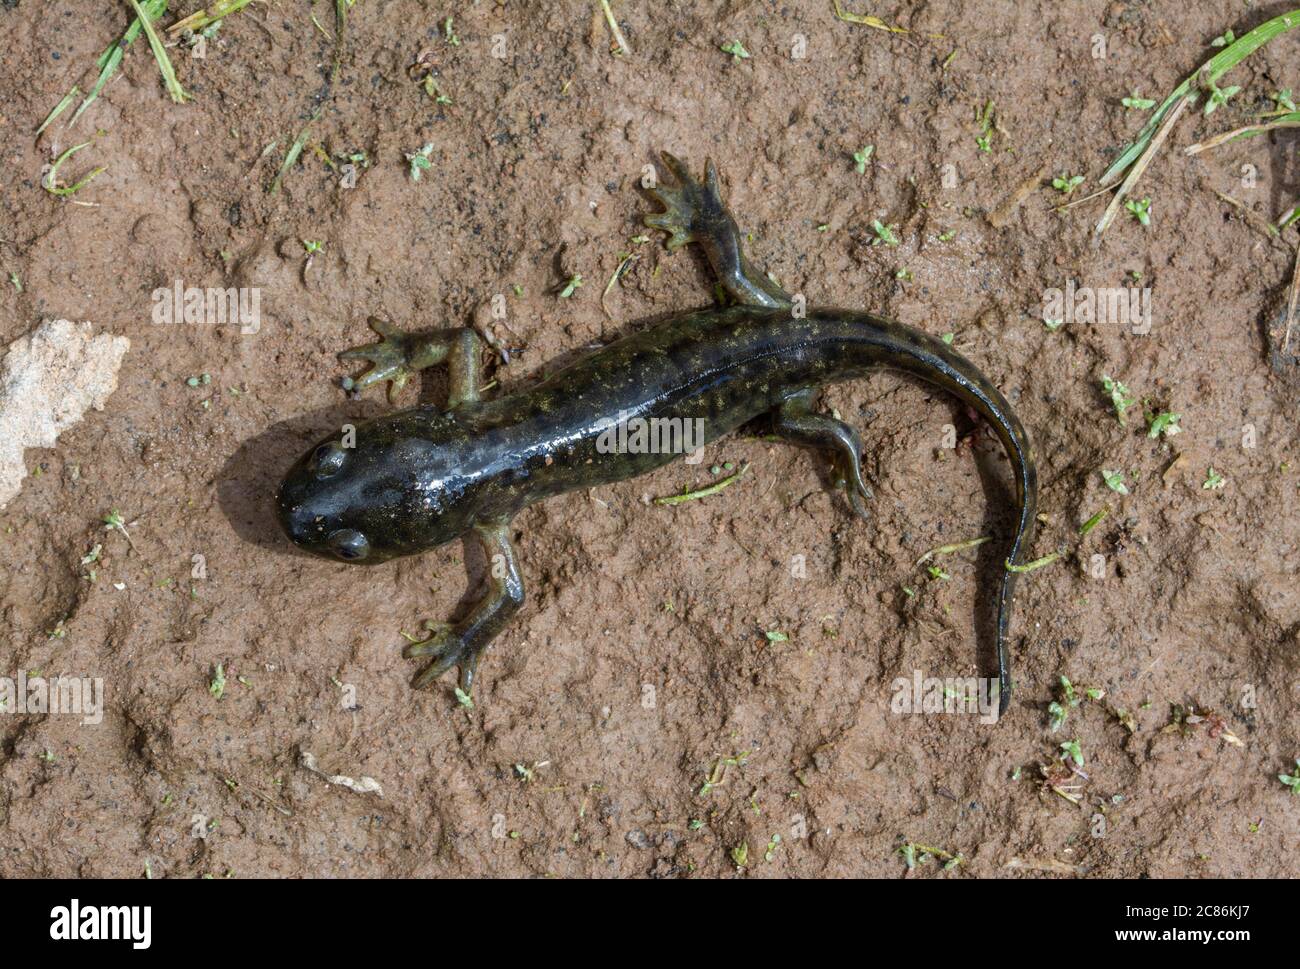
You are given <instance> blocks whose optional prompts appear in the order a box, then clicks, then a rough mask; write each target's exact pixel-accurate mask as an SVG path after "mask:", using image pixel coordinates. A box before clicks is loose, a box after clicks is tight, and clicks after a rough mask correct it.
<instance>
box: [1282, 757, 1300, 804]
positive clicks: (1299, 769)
mask: <svg viewBox="0 0 1300 969" xmlns="http://www.w3.org/2000/svg"><path fill="white" fill-rule="evenodd" d="M1295 766H1296V772H1295V773H1294V774H1278V775H1277V779H1278V780H1279V781H1281V782H1282V783H1283V784H1285V785H1286V786H1287V787H1289V788H1291V793H1292V794H1295V795H1297V796H1300V757H1297V758H1296V761H1295Z"/></svg>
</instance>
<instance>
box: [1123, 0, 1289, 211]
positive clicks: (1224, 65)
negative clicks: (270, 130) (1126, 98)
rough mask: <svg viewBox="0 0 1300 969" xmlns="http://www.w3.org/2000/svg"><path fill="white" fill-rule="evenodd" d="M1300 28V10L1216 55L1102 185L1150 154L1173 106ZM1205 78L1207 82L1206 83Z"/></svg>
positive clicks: (1168, 101)
mask: <svg viewBox="0 0 1300 969" xmlns="http://www.w3.org/2000/svg"><path fill="white" fill-rule="evenodd" d="M1298 25H1300V10H1292V11H1291V12H1290V13H1284V14H1282V15H1281V16H1280V17H1274V18H1273V19H1272V20H1268V21H1265V22H1264V23H1262V24H1260V25H1259V26H1258V27H1256V28H1255V29H1254V30H1252V31H1250V32H1249V33H1247V34H1243V35H1242V36H1241V37H1238V38H1237V40H1236V41H1234V42H1233V43H1231V44H1229V45H1228V46H1227V47H1225V48H1224V49H1223V50H1221V51H1219V53H1217V54H1215V55H1214V56H1213V57H1211V58H1210V59H1209V60H1208V61H1206V62H1205V63H1204V64H1202V65H1201V66H1200V68H1198V69H1197V71H1196V72H1195V73H1194V74H1192V75H1191V76H1190V77H1188V78H1187V79H1186V80H1185V81H1183V83H1182V84H1180V85H1178V87H1176V88H1174V91H1173V93H1172V94H1170V95H1169V97H1167V98H1165V99H1164V101H1162V102H1161V104H1160V107H1158V108H1156V109H1155V111H1154V112H1153V113H1152V115H1151V117H1150V118H1149V119H1148V120H1147V123H1146V124H1145V125H1144V126H1143V128H1142V130H1141V131H1140V132H1138V136H1137V137H1136V138H1135V139H1133V141H1132V142H1131V143H1130V144H1129V145H1128V146H1127V147H1126V148H1125V149H1124V151H1123V152H1121V153H1120V156H1119V157H1118V158H1116V159H1115V161H1114V162H1112V163H1111V166H1110V167H1109V168H1108V169H1106V172H1105V174H1103V175H1102V176H1101V185H1102V187H1103V188H1105V187H1107V186H1109V185H1111V184H1113V183H1114V182H1116V181H1118V180H1119V178H1120V177H1121V176H1122V175H1123V174H1124V172H1125V170H1126V169H1127V168H1128V167H1129V166H1130V165H1132V164H1133V162H1135V161H1137V159H1138V157H1139V156H1140V155H1141V154H1142V152H1143V151H1145V150H1146V147H1147V145H1148V144H1150V143H1151V139H1152V138H1153V137H1154V136H1155V133H1156V131H1157V130H1159V128H1160V125H1161V123H1162V122H1163V121H1164V120H1165V116H1166V115H1168V114H1169V112H1170V111H1171V110H1172V109H1173V106H1174V105H1175V104H1176V103H1177V102H1178V101H1179V100H1180V99H1182V98H1184V97H1187V96H1188V95H1191V96H1193V97H1195V96H1197V94H1198V89H1199V86H1200V84H1201V83H1205V84H1214V82H1216V81H1217V80H1218V79H1219V78H1220V77H1222V76H1223V75H1224V74H1225V73H1227V72H1228V71H1230V70H1231V69H1232V68H1234V67H1236V66H1237V65H1238V64H1239V63H1241V61H1243V60H1244V59H1245V58H1247V57H1249V56H1250V55H1251V54H1253V53H1254V52H1255V51H1256V50H1258V49H1259V48H1260V47H1263V46H1264V45H1265V44H1267V43H1268V42H1269V41H1270V40H1273V39H1274V38H1275V37H1277V36H1278V35H1279V34H1283V33H1285V32H1286V31H1288V30H1290V29H1291V28H1292V27H1295V26H1298ZM1202 78H1204V81H1203V82H1202Z"/></svg>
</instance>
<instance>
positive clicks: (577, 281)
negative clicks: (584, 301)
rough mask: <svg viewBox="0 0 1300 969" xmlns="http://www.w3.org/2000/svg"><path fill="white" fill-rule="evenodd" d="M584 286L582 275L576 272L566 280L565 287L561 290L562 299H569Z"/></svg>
mask: <svg viewBox="0 0 1300 969" xmlns="http://www.w3.org/2000/svg"><path fill="white" fill-rule="evenodd" d="M581 286H582V276H580V275H579V274H577V273H574V274H573V275H572V276H570V277H569V279H568V280H567V281H566V282H565V284H564V288H563V289H561V290H560V299H568V298H569V297H570V296H572V295H573V294H574V293H575V292H576V291H577V290H578V289H579V288H580V287H581Z"/></svg>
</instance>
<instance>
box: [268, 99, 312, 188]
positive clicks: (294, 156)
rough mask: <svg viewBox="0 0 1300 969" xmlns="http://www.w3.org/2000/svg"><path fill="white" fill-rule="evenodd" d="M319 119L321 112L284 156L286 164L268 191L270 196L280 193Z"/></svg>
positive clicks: (282, 165)
mask: <svg viewBox="0 0 1300 969" xmlns="http://www.w3.org/2000/svg"><path fill="white" fill-rule="evenodd" d="M319 117H320V112H319V111H317V112H316V113H315V114H313V115H312V116H311V120H310V121H308V122H307V126H306V127H305V128H303V129H302V131H301V132H300V133H299V135H298V137H297V139H295V140H294V143H293V144H292V145H290V146H289V151H288V153H286V154H285V156H284V162H283V163H282V164H281V165H280V171H279V172H278V173H276V176H275V181H273V182H272V183H271V187H270V188H269V189H268V190H267V191H268V192H269V193H270V194H272V195H275V194H276V193H277V192H279V191H280V180H281V179H283V178H284V175H285V172H287V171H288V170H289V169H290V168H292V167H293V163H294V162H296V161H297V160H298V156H299V155H301V154H302V149H303V147H304V146H305V145H306V144H307V136H308V135H309V134H310V133H311V126H312V125H314V124H315V123H316V119H317V118H319Z"/></svg>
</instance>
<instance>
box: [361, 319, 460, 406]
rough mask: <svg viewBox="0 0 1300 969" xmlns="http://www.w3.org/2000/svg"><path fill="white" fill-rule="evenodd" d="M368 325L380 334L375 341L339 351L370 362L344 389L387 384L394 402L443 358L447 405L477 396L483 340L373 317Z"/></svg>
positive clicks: (453, 331) (454, 404) (458, 331)
mask: <svg viewBox="0 0 1300 969" xmlns="http://www.w3.org/2000/svg"><path fill="white" fill-rule="evenodd" d="M370 328H371V329H372V330H374V331H375V332H376V333H378V334H379V336H380V337H381V339H380V340H379V342H378V343H367V344H365V345H364V346H359V347H353V348H352V349H350V350H344V351H343V352H342V353H340V354H339V358H340V359H342V360H365V361H367V362H368V363H370V364H371V367H370V369H369V370H367V371H366V372H365V373H364V374H362V375H361V376H360V377H357V378H356V379H355V380H353V379H351V378H349V379H348V380H345V381H344V385H343V386H344V389H347V390H365V389H366V388H367V387H370V386H371V385H373V384H378V383H383V382H384V381H385V380H387V381H388V382H389V384H388V399H389V401H390V402H393V403H396V401H397V396H398V395H399V394H400V393H401V392H402V388H403V387H405V386H406V383H407V381H409V380H410V379H411V378H412V377H413V376H415V375H416V374H417V373H419V372H420V371H421V370H424V369H425V368H426V367H432V366H435V365H437V364H439V363H442V362H443V361H444V360H445V361H447V366H448V370H449V373H450V378H451V381H450V383H451V392H450V394H449V395H448V401H447V406H448V407H456V406H457V405H459V404H461V403H463V402H464V401H467V400H477V399H478V387H479V380H478V373H479V358H480V355H481V354H480V351H481V349H482V345H483V343H482V340H480V339H479V336H478V334H477V333H475V332H474V331H473V330H470V329H466V328H463V327H462V328H458V329H452V330H436V331H434V332H431V333H407V332H405V331H404V330H400V329H398V328H397V327H395V326H393V325H391V324H389V323H385V322H384V321H383V320H379V319H376V318H374V317H372V318H371V320H370Z"/></svg>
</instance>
